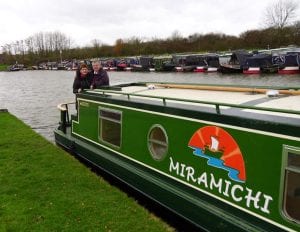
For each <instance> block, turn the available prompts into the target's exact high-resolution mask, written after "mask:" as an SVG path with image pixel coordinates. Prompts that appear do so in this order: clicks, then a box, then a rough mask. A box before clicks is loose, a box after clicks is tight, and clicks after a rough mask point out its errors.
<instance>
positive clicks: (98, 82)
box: [91, 61, 109, 89]
mask: <svg viewBox="0 0 300 232" xmlns="http://www.w3.org/2000/svg"><path fill="white" fill-rule="evenodd" d="M92 65H93V71H92V76H93V80H92V84H91V89H97V88H99V87H101V86H108V85H109V78H108V75H107V72H106V71H105V70H104V69H103V68H102V65H101V63H100V61H94V62H93V63H92Z"/></svg>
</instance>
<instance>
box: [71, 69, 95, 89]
mask: <svg viewBox="0 0 300 232" xmlns="http://www.w3.org/2000/svg"><path fill="white" fill-rule="evenodd" d="M91 83H92V75H91V73H89V70H88V67H87V65H86V64H82V65H81V66H80V68H79V72H76V76H75V79H74V83H73V93H80V92H82V90H84V89H89V88H90V86H91Z"/></svg>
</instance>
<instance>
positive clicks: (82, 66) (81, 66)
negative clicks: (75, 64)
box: [79, 64, 88, 70]
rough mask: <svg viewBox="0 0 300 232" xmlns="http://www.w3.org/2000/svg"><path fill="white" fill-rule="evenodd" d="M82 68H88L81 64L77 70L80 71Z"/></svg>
mask: <svg viewBox="0 0 300 232" xmlns="http://www.w3.org/2000/svg"><path fill="white" fill-rule="evenodd" d="M83 68H86V69H88V66H87V65H86V64H81V65H80V68H79V70H81V69H83Z"/></svg>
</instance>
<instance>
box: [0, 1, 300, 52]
mask: <svg viewBox="0 0 300 232" xmlns="http://www.w3.org/2000/svg"><path fill="white" fill-rule="evenodd" d="M272 2H274V1H273V0H241V1H237V0H226V1H224V0H206V1H204V0H129V1H127V0H123V1H120V0H115V1H114V0H105V1H104V0H94V1H93V0H85V1H84V0H69V1H64V0H47V1H44V0H0V30H1V35H0V46H1V45H4V44H5V43H12V42H14V41H16V40H22V39H26V38H27V37H29V36H30V35H33V34H35V33H37V32H50V31H51V32H53V31H57V30H58V31H60V32H62V33H64V34H65V35H67V36H68V37H70V38H71V39H72V40H73V45H75V46H76V45H78V46H85V45H89V44H90V43H91V41H92V40H93V39H98V40H100V41H101V42H103V43H106V44H114V43H115V40H116V39H118V38H122V39H126V38H130V37H133V36H136V37H139V38H149V39H151V38H154V37H156V38H166V37H169V36H171V34H172V33H173V32H174V31H178V32H179V33H180V34H181V35H182V36H188V35H191V34H193V33H208V32H221V33H225V34H230V35H239V34H240V33H241V32H244V31H246V30H249V29H258V28H261V27H262V26H263V25H262V22H263V15H264V11H265V9H266V7H267V6H269V5H270V3H272ZM298 12H299V13H298V15H300V11H299V9H298Z"/></svg>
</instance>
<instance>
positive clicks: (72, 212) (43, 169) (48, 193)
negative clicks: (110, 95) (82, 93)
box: [0, 110, 174, 231]
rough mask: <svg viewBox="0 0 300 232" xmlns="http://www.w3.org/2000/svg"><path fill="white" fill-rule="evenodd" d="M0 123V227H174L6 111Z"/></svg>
mask: <svg viewBox="0 0 300 232" xmlns="http://www.w3.org/2000/svg"><path fill="white" fill-rule="evenodd" d="M0 121H1V127H0V133H1V138H0V183H1V188H0V199H1V201H0V221H1V224H0V230H1V231H174V229H173V228H171V227H170V226H168V225H167V224H166V223H164V222H162V221H161V220H160V219H158V218H157V217H156V216H154V215H153V214H151V213H149V212H148V211H147V210H146V209H144V208H143V207H141V206H139V205H138V203H137V202H135V200H134V199H132V198H130V197H128V196H126V194H125V193H123V192H121V191H120V190H119V189H117V188H115V187H112V186H111V185H110V184H109V183H107V182H106V181H105V180H104V179H102V178H101V177H99V176H97V175H96V174H95V173H93V172H91V171H90V170H89V169H88V168H87V167H85V166H84V165H83V164H81V163H80V162H79V161H77V160H76V159H75V158H74V157H72V156H71V155H69V154H68V153H66V152H65V151H63V150H62V149H60V148H58V147H56V146H54V145H53V144H51V143H50V142H48V141H47V140H46V139H44V138H42V137H41V136H40V135H38V134H37V133H35V132H34V131H33V130H31V129H30V128H29V126H27V125H25V124H24V123H23V122H21V121H20V120H19V119H17V118H16V117H14V116H13V115H11V114H10V113H8V112H5V110H3V111H1V112H0Z"/></svg>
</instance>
